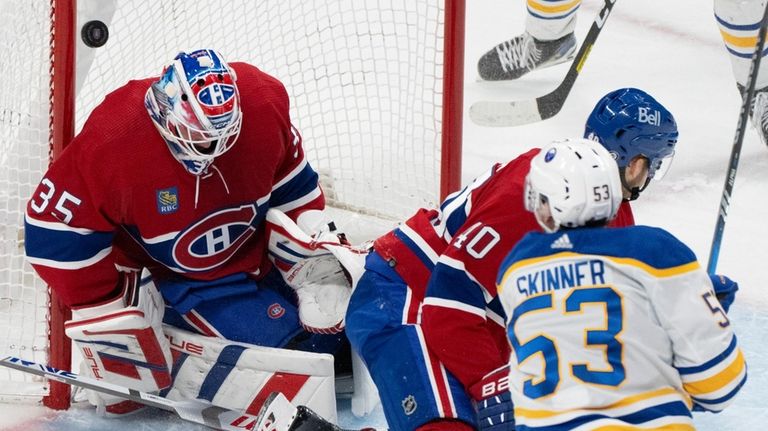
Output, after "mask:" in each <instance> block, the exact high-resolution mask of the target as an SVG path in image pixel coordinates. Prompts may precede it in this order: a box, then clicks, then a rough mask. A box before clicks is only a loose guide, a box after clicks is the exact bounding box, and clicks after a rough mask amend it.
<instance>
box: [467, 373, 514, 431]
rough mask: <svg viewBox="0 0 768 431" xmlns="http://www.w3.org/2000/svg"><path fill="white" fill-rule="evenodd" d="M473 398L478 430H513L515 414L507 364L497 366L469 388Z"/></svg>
mask: <svg viewBox="0 0 768 431" xmlns="http://www.w3.org/2000/svg"><path fill="white" fill-rule="evenodd" d="M469 394H470V396H472V398H474V399H475V410H477V428H478V429H479V430H480V431H514V429H515V416H514V406H513V405H512V394H511V393H510V392H509V365H505V366H503V367H501V368H497V369H495V370H493V371H491V372H490V373H488V374H487V375H486V376H485V377H483V378H482V380H480V381H479V382H477V383H475V384H474V385H472V386H471V387H470V388H469Z"/></svg>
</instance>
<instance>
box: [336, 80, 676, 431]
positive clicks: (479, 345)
mask: <svg viewBox="0 0 768 431" xmlns="http://www.w3.org/2000/svg"><path fill="white" fill-rule="evenodd" d="M649 116H654V117H653V121H650V120H649V119H650V118H651V117H649ZM587 135H591V136H590V137H591V138H592V139H596V140H598V141H600V143H601V144H603V145H604V146H605V147H606V148H608V149H609V151H611V152H613V153H614V155H615V157H616V158H617V161H618V165H619V167H620V176H621V178H622V184H623V188H624V197H625V199H626V200H625V201H624V202H623V203H622V205H621V207H620V209H619V213H618V215H617V217H616V218H615V219H614V221H613V222H612V223H613V225H614V226H627V225H632V224H634V218H633V216H632V210H631V208H630V206H629V203H628V200H630V199H635V198H637V196H639V194H640V192H641V191H642V190H643V189H644V188H645V186H647V184H648V182H649V181H650V179H651V178H652V177H654V176H656V177H658V176H659V175H656V174H657V173H658V170H659V169H660V168H661V167H662V166H663V165H664V163H663V161H665V160H666V161H669V160H668V159H669V158H671V157H672V155H673V153H674V147H675V144H676V142H677V135H678V132H677V125H676V123H675V120H674V118H673V117H672V115H671V114H670V113H669V111H667V110H666V109H665V108H664V107H663V106H662V105H661V104H659V103H658V102H657V101H656V100H654V99H653V98H652V97H651V96H649V95H648V94H646V93H644V92H642V91H640V90H637V89H621V90H617V91H615V92H612V93H610V94H608V95H607V96H605V97H604V98H603V99H602V100H601V101H600V102H599V103H598V105H597V106H596V107H595V110H594V112H593V113H592V115H591V116H590V118H589V120H588V122H587ZM538 153H539V150H538V149H533V150H530V151H528V152H527V153H525V154H522V155H521V156H519V157H517V158H516V159H514V160H512V161H510V162H508V163H504V164H496V165H494V166H493V167H492V168H491V169H490V170H489V171H488V172H487V173H485V174H484V175H482V176H480V177H479V178H477V179H476V180H475V181H474V182H472V183H471V184H470V185H468V186H466V187H465V188H464V189H463V190H461V191H459V192H456V193H454V194H452V195H450V196H449V197H448V198H446V199H445V201H443V203H442V205H441V206H440V208H439V209H431V210H427V209H421V210H419V211H418V212H417V213H416V214H415V215H414V216H413V217H411V218H410V219H408V220H407V221H405V222H404V223H402V224H401V225H400V226H399V227H398V228H397V229H395V230H394V231H392V232H390V233H388V234H386V235H384V236H383V237H381V238H379V239H378V240H377V241H376V242H375V243H374V247H373V248H374V251H373V252H372V253H371V254H370V255H369V256H368V258H367V260H366V271H365V273H364V274H363V276H362V278H361V279H360V281H359V283H358V285H357V287H356V289H355V291H354V293H353V294H352V298H351V300H350V304H349V308H348V311H347V319H346V324H347V335H348V337H349V339H350V342H351V343H352V347H353V348H354V349H355V350H356V351H357V352H358V353H359V354H360V356H361V357H362V358H363V360H364V362H365V363H366V365H367V367H368V370H369V371H370V373H371V377H372V378H373V381H374V383H376V386H377V389H378V391H379V395H380V397H381V401H382V405H383V407H384V412H385V415H386V417H387V421H388V424H389V427H390V429H393V430H414V429H418V430H420V431H426V430H438V429H439V430H470V429H474V428H477V427H480V428H481V429H487V427H488V425H489V423H491V422H489V420H490V421H492V423H493V424H494V425H495V426H497V427H499V428H494V429H498V430H504V429H511V428H512V427H513V426H514V425H513V424H514V422H513V418H512V411H511V402H510V401H509V400H510V397H509V392H508V391H507V390H506V389H507V388H506V387H505V386H504V385H503V383H502V384H499V385H497V384H496V383H497V382H498V378H500V377H506V375H507V374H508V373H505V372H503V371H502V372H498V373H494V370H497V369H499V368H503V367H505V366H506V365H507V364H508V362H509V352H510V351H509V343H508V341H507V337H506V331H505V322H504V313H503V310H502V308H501V304H500V302H499V300H498V298H497V297H496V286H495V281H496V275H497V271H498V268H499V265H500V264H501V261H502V259H503V258H504V257H505V255H506V254H507V253H508V252H509V250H510V249H511V248H512V247H513V246H514V245H515V243H517V241H518V240H519V239H520V238H522V237H523V235H525V234H526V233H527V232H529V231H531V230H537V229H538V227H539V226H538V224H537V222H536V219H535V218H534V216H533V215H532V214H531V213H529V212H528V211H526V210H525V208H524V193H523V190H524V181H525V177H526V175H527V174H528V170H529V166H530V161H531V159H532V158H533V157H534V156H535V155H536V154H538ZM476 410H477V412H476Z"/></svg>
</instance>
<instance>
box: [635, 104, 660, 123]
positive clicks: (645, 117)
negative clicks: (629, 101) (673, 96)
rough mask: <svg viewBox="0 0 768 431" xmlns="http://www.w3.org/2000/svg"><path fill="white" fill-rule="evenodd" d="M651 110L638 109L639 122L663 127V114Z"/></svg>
mask: <svg viewBox="0 0 768 431" xmlns="http://www.w3.org/2000/svg"><path fill="white" fill-rule="evenodd" d="M650 111H651V110H650V109H648V108H644V107H642V106H641V107H639V108H637V121H638V122H639V123H645V124H650V125H651V126H661V112H659V111H658V110H655V109H654V110H653V112H651V113H649V112H650Z"/></svg>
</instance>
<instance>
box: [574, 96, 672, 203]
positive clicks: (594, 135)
mask: <svg viewBox="0 0 768 431" xmlns="http://www.w3.org/2000/svg"><path fill="white" fill-rule="evenodd" d="M584 137H585V138H588V139H592V140H596V141H598V142H600V143H601V144H602V145H603V146H604V147H605V148H607V149H608V151H610V152H611V154H612V155H613V156H614V158H615V159H616V163H617V164H618V165H619V169H620V171H621V179H622V181H624V169H625V168H626V167H627V164H629V162H630V161H632V159H633V158H635V157H636V156H644V157H646V158H647V159H648V179H647V180H646V182H645V185H643V186H642V187H641V188H639V189H638V190H636V191H634V192H635V193H633V195H634V196H635V198H636V197H637V196H638V195H639V193H640V192H642V191H643V190H645V188H646V187H647V186H648V183H649V182H650V180H651V179H654V178H655V179H657V180H660V179H661V178H663V177H664V174H666V172H667V171H668V170H669V166H670V165H671V163H672V158H673V156H674V154H675V145H676V144H677V137H678V131H677V123H676V122H675V118H674V117H673V116H672V114H671V113H670V112H669V111H668V110H667V109H666V108H665V107H664V106H663V105H662V104H661V103H659V102H657V101H656V99H654V98H653V97H651V96H650V95H649V94H648V93H646V92H644V91H642V90H638V89H636V88H622V89H619V90H616V91H612V92H610V93H608V94H607V95H606V96H605V97H603V98H602V99H601V100H600V101H599V102H598V103H597V105H595V108H594V109H593V110H592V113H591V114H590V115H589V118H588V119H587V124H586V129H585V131H584ZM625 186H627V185H626V184H625ZM627 189H629V190H631V187H627Z"/></svg>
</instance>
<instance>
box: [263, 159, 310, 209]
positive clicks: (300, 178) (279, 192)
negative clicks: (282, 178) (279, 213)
mask: <svg viewBox="0 0 768 431" xmlns="http://www.w3.org/2000/svg"><path fill="white" fill-rule="evenodd" d="M317 179H318V175H317V172H315V171H314V169H312V167H311V166H310V165H309V163H307V164H306V165H305V166H304V169H302V170H301V172H299V173H298V174H297V175H296V176H295V177H293V178H291V179H290V180H289V181H288V182H286V183H285V184H282V185H281V186H280V187H278V188H276V189H274V190H273V191H272V196H271V197H270V199H269V204H270V207H278V206H281V205H286V204H289V203H291V202H293V201H296V200H298V199H301V198H302V197H304V196H306V195H308V194H310V193H312V192H313V191H314V190H315V189H317V187H318V186H317Z"/></svg>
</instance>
